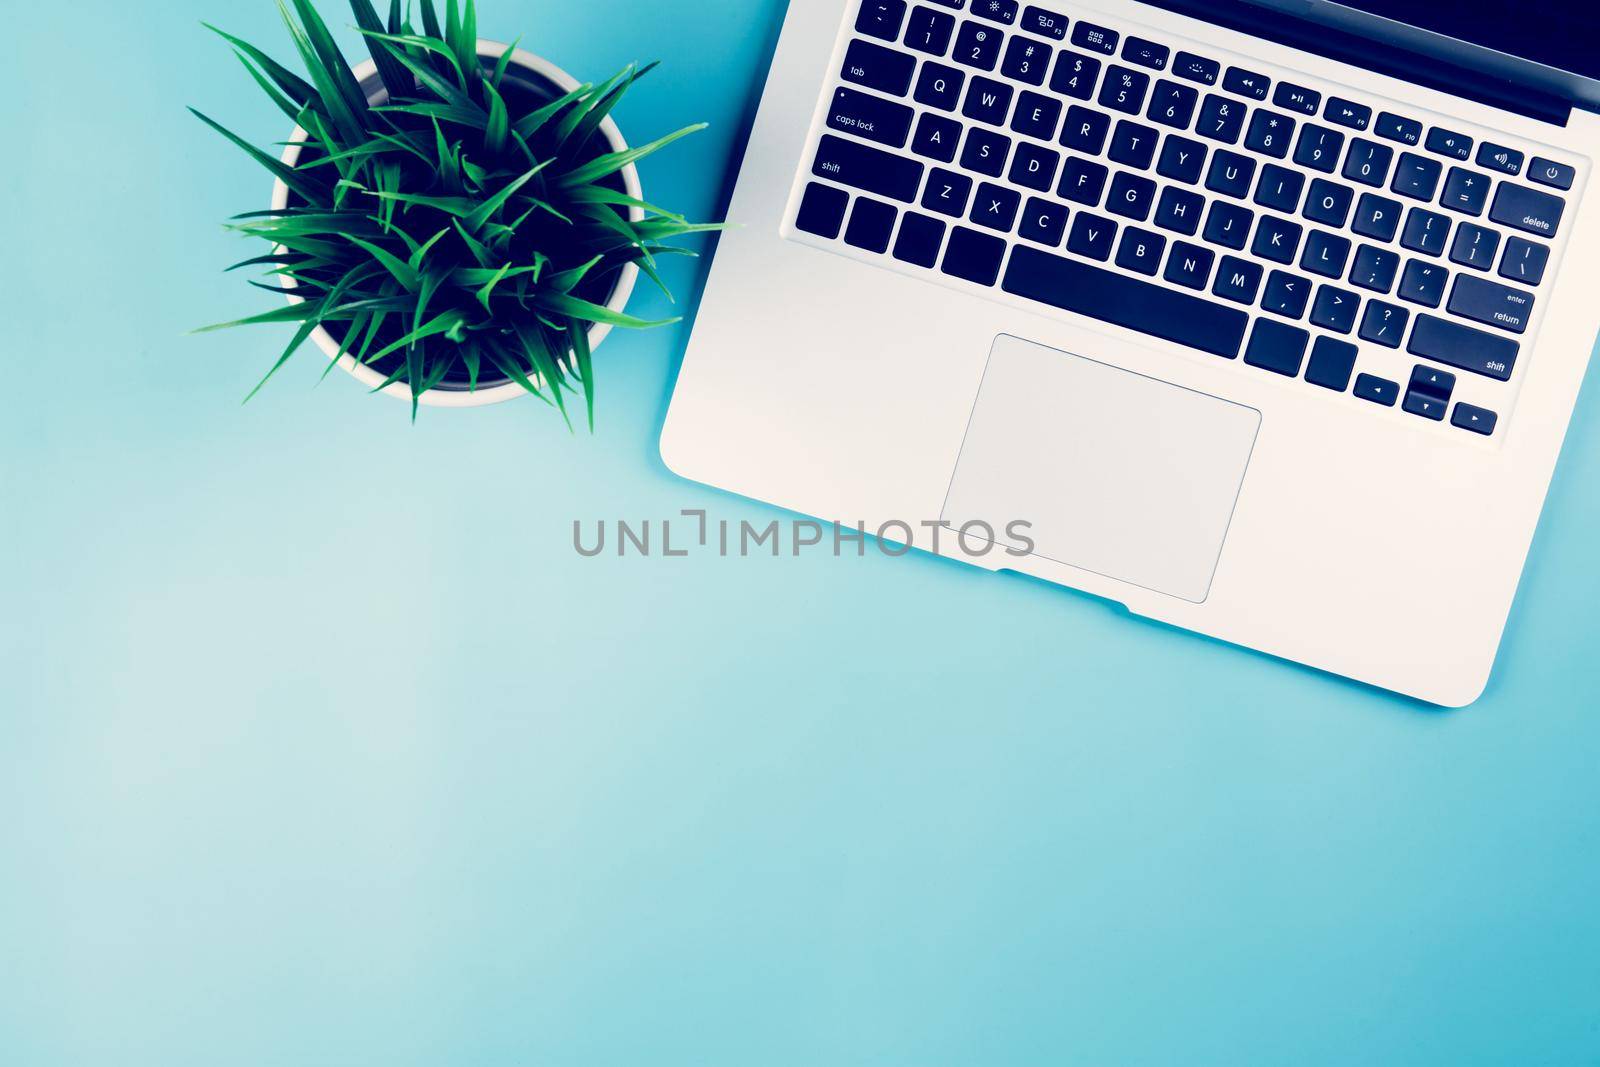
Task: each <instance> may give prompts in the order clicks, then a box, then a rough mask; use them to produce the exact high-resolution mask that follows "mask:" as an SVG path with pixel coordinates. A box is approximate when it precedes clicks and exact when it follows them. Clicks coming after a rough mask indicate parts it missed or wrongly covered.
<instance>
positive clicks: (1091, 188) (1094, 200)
mask: <svg viewBox="0 0 1600 1067" xmlns="http://www.w3.org/2000/svg"><path fill="white" fill-rule="evenodd" d="M1110 174H1111V172H1110V171H1109V170H1107V169H1106V168H1105V167H1103V166H1102V165H1100V164H1099V163H1095V162H1093V161H1091V160H1087V159H1079V158H1078V157H1076V156H1068V157H1067V162H1066V165H1065V166H1063V167H1062V168H1061V185H1060V186H1058V187H1057V189H1056V192H1057V193H1058V194H1059V195H1060V196H1062V197H1063V198H1064V199H1067V200H1071V201H1072V202H1073V203H1075V204H1084V205H1086V206H1088V207H1094V206H1095V205H1096V204H1098V203H1100V194H1101V193H1103V192H1105V190H1106V179H1107V178H1108V177H1110Z"/></svg>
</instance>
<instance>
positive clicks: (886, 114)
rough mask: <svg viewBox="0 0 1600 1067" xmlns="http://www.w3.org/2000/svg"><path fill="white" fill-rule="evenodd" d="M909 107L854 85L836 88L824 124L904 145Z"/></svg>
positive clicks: (891, 143)
mask: <svg viewBox="0 0 1600 1067" xmlns="http://www.w3.org/2000/svg"><path fill="white" fill-rule="evenodd" d="M911 116H912V111H911V109H910V108H909V107H907V106H906V105H904V104H897V103H895V102H894V101H892V100H885V99H884V98H883V97H881V96H873V95H872V94H871V93H863V92H857V91H856V90H855V89H843V88H841V89H836V90H834V93H833V108H832V109H831V110H830V111H829V112H828V125H829V126H830V127H832V128H833V129H835V130H841V131H843V132H845V133H853V134H855V135H856V136H857V137H863V138H865V139H867V140H869V141H877V142H878V143H879V144H886V145H890V146H892V147H894V148H904V147H905V146H906V138H907V137H909V136H911Z"/></svg>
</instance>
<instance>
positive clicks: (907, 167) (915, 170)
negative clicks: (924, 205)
mask: <svg viewBox="0 0 1600 1067" xmlns="http://www.w3.org/2000/svg"><path fill="white" fill-rule="evenodd" d="M811 173H813V174H815V175H816V176H817V177H819V178H827V179H828V180H830V181H835V182H838V183H839V184H841V185H849V186H852V187H854V188H856V189H864V190H866V191H867V192H869V193H876V194H878V195H879V196H887V197H889V198H890V199H893V200H901V201H904V202H905V203H907V204H909V203H911V201H912V200H914V199H916V196H917V187H918V186H919V185H921V184H922V164H921V163H918V162H917V161H916V160H914V159H907V158H906V157H904V156H895V155H890V154H889V153H888V152H885V151H883V150H882V149H878V148H873V147H872V146H871V145H864V144H859V143H857V142H855V141H846V140H845V139H844V138H843V137H835V136H833V135H832V134H823V136H822V141H821V143H820V144H818V145H817V161H816V163H814V164H813V165H812V167H811Z"/></svg>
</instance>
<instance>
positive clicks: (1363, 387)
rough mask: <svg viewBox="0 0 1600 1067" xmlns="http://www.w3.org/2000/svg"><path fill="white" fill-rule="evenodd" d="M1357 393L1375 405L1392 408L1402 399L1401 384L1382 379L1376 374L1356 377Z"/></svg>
mask: <svg viewBox="0 0 1600 1067" xmlns="http://www.w3.org/2000/svg"><path fill="white" fill-rule="evenodd" d="M1355 393H1356V396H1359V397H1360V398H1361V399H1362V400H1370V401H1372V402H1373V403H1374V404H1382V405H1383V406H1384V407H1386V408H1392V407H1394V405H1395V402H1396V401H1397V400H1399V399H1400V383H1399V382H1391V381H1390V380H1389V379H1387V378H1380V377H1378V376H1377V375H1376V374H1361V375H1358V376H1357V377H1356V389H1355Z"/></svg>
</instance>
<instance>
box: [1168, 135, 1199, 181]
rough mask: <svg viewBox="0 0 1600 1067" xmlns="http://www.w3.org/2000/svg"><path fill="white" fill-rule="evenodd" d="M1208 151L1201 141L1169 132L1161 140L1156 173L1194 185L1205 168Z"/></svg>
mask: <svg viewBox="0 0 1600 1067" xmlns="http://www.w3.org/2000/svg"><path fill="white" fill-rule="evenodd" d="M1208 151H1209V150H1208V149H1207V148H1206V146H1205V145H1203V144H1201V143H1200V142H1199V141H1191V140H1189V138H1187V137H1179V136H1177V135H1176V134H1169V135H1168V136H1167V139H1166V140H1165V141H1163V142H1161V159H1160V160H1159V161H1158V162H1157V163H1156V173H1157V174H1159V175H1161V176H1162V177H1163V178H1171V179H1172V180H1173V181H1175V182H1183V183H1184V184H1185V185H1194V184H1195V183H1196V182H1198V181H1199V180H1200V174H1201V172H1202V171H1203V170H1204V169H1205V165H1206V153H1207V152H1208Z"/></svg>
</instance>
